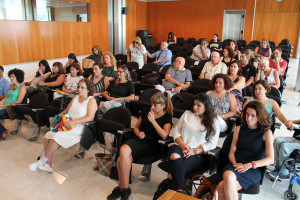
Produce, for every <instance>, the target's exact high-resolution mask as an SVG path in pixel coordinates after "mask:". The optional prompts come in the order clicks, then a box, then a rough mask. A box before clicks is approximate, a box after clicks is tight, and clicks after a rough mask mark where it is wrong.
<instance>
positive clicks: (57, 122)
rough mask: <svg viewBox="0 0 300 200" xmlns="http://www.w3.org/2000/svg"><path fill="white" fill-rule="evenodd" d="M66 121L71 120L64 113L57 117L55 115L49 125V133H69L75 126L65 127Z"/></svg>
mask: <svg viewBox="0 0 300 200" xmlns="http://www.w3.org/2000/svg"><path fill="white" fill-rule="evenodd" d="M68 121H72V118H71V117H70V115H68V114H66V113H59V114H58V115H55V117H54V119H53V120H52V122H51V125H50V128H51V131H53V132H58V131H69V130H71V129H73V128H75V127H76V125H75V124H74V125H72V126H71V127H70V128H67V127H65V124H66V123H67V122H68Z"/></svg>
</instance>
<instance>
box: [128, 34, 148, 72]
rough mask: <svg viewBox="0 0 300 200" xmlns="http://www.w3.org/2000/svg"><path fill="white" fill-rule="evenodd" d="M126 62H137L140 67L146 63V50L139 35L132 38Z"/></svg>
mask: <svg viewBox="0 0 300 200" xmlns="http://www.w3.org/2000/svg"><path fill="white" fill-rule="evenodd" d="M127 62H137V63H138V64H139V68H140V69H141V68H142V67H143V66H144V64H146V63H147V50H146V48H145V46H144V45H143V44H142V40H141V38H139V37H135V38H134V39H133V42H132V44H130V46H129V48H128V50H127Z"/></svg>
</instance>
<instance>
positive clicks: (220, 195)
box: [218, 181, 226, 200]
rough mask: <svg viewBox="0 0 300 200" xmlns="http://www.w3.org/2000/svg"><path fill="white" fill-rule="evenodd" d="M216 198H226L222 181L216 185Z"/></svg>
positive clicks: (223, 199) (222, 199) (219, 199)
mask: <svg viewBox="0 0 300 200" xmlns="http://www.w3.org/2000/svg"><path fill="white" fill-rule="evenodd" d="M218 200H226V198H225V193H224V181H221V182H220V183H219V185H218Z"/></svg>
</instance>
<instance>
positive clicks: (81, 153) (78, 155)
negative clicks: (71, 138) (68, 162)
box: [74, 151, 84, 159]
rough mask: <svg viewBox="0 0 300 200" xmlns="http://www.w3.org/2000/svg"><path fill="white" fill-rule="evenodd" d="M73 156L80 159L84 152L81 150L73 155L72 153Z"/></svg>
mask: <svg viewBox="0 0 300 200" xmlns="http://www.w3.org/2000/svg"><path fill="white" fill-rule="evenodd" d="M74 157H75V158H78V159H82V158H84V152H83V151H81V152H77V153H76V154H75V155H74Z"/></svg>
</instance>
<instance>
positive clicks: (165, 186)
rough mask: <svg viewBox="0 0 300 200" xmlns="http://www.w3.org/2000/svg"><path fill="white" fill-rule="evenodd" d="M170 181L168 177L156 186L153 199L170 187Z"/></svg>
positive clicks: (155, 199)
mask: <svg viewBox="0 0 300 200" xmlns="http://www.w3.org/2000/svg"><path fill="white" fill-rule="evenodd" d="M171 187H172V181H171V180H170V179H168V178H166V179H165V180H163V181H162V182H161V183H160V184H159V185H158V187H157V190H156V192H155V193H154V196H153V200H157V199H158V198H159V197H160V196H161V195H163V194H164V193H165V192H166V191H167V190H168V189H171Z"/></svg>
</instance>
